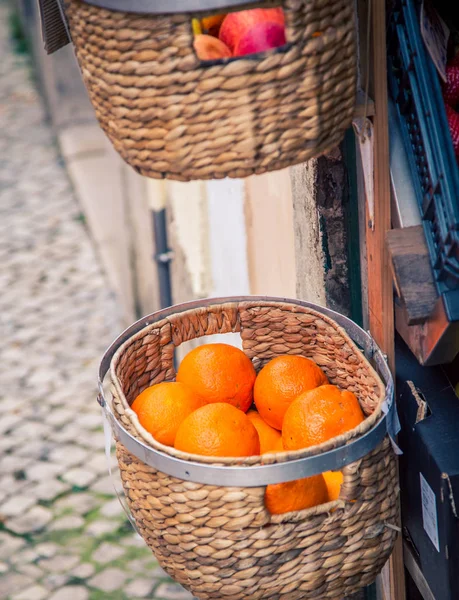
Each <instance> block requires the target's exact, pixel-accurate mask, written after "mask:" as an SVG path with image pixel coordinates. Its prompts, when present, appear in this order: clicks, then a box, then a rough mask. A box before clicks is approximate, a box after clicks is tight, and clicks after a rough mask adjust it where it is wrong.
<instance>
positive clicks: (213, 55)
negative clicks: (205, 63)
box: [193, 33, 231, 60]
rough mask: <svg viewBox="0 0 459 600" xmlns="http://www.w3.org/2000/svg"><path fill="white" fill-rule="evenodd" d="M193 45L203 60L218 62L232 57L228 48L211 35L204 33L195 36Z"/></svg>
mask: <svg viewBox="0 0 459 600" xmlns="http://www.w3.org/2000/svg"><path fill="white" fill-rule="evenodd" d="M193 45H194V49H195V51H196V55H197V57H198V58H199V59H201V60H217V59H219V58H229V57H230V56H231V51H230V49H229V48H228V46H226V45H225V44H224V43H223V42H222V41H220V40H219V39H217V38H215V37H213V36H211V35H206V34H204V33H203V34H200V35H197V36H195V38H194V42H193Z"/></svg>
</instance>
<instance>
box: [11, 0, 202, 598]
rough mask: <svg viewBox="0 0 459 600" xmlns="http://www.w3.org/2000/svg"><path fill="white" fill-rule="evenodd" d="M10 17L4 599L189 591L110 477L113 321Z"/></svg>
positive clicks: (111, 304) (111, 301)
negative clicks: (102, 366) (107, 429)
mask: <svg viewBox="0 0 459 600" xmlns="http://www.w3.org/2000/svg"><path fill="white" fill-rule="evenodd" d="M8 23H9V19H8V7H7V5H6V4H5V3H2V2H1V1H0V55H1V57H2V60H1V61H0V132H1V133H0V265H1V267H0V333H1V340H2V344H1V346H0V381H1V386H0V411H1V413H0V434H1V435H0V598H2V599H8V600H48V599H49V600H101V599H110V600H127V599H129V600H135V599H140V598H153V599H158V600H159V599H161V600H188V599H189V598H191V596H190V595H189V594H188V593H187V592H185V591H184V590H183V589H182V588H181V587H180V586H178V585H176V584H174V583H173V582H172V581H171V580H170V579H168V577H167V576H166V574H165V573H164V571H162V569H161V568H160V567H159V566H158V564H157V563H156V561H155V560H154V557H153V555H152V554H151V552H150V551H149V550H148V548H147V547H146V546H145V545H144V543H143V541H142V540H141V539H140V538H139V537H138V536H136V535H135V534H134V533H133V531H132V528H131V526H130V525H129V524H128V522H127V519H126V517H125V515H124V513H123V512H122V509H121V507H120V505H119V502H118V500H117V499H116V497H114V492H113V486H112V483H111V481H110V479H109V477H108V475H107V465H106V460H105V455H104V452H103V447H104V435H103V428H102V422H101V416H100V412H99V409H98V407H97V404H96V402H95V395H96V382H97V367H98V363H99V360H100V358H101V356H102V354H103V351H104V349H105V347H106V346H107V345H108V343H109V342H110V341H111V340H112V339H113V338H114V337H115V336H116V335H117V334H118V333H119V331H120V329H121V324H120V322H119V320H118V318H117V307H116V304H115V301H114V299H113V297H112V295H111V294H110V291H109V290H108V289H107V284H106V280H105V278H104V274H103V273H102V272H101V269H100V267H99V264H98V260H97V257H96V255H95V251H94V248H93V246H92V243H91V240H90V239H89V236H88V233H87V230H86V228H85V225H84V218H83V216H82V215H81V210H80V208H79V207H78V205H77V203H76V200H75V198H74V196H73V192H72V189H71V186H70V183H69V180H68V178H67V175H66V172H65V169H64V167H63V164H62V162H61V160H60V158H59V153H58V150H57V147H56V145H55V142H54V139H53V135H52V131H51V129H50V127H49V126H48V125H47V124H46V122H45V121H44V111H43V108H42V105H41V103H40V99H39V97H38V95H37V93H36V90H35V88H34V86H33V76H32V71H31V66H30V63H29V59H28V58H27V57H24V56H21V55H18V54H16V53H15V52H14V51H13V46H12V43H11V42H10V40H9V32H8ZM115 481H116V482H117V485H120V484H119V478H118V475H117V474H116V472H115Z"/></svg>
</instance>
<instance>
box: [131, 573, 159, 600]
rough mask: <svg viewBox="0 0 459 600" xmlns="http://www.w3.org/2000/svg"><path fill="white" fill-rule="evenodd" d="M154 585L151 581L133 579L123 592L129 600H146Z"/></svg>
mask: <svg viewBox="0 0 459 600" xmlns="http://www.w3.org/2000/svg"><path fill="white" fill-rule="evenodd" d="M154 583H155V582H154V581H153V580H152V579H146V578H139V579H134V580H133V581H130V582H129V583H128V584H127V585H126V586H125V588H124V591H125V593H126V594H127V596H128V597H129V598H132V597H135V598H146V597H147V596H148V595H149V594H150V592H151V590H152V587H153V585H154Z"/></svg>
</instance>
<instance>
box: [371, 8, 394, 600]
mask: <svg viewBox="0 0 459 600" xmlns="http://www.w3.org/2000/svg"><path fill="white" fill-rule="evenodd" d="M370 1H371V2H372V6H371V10H372V15H371V23H372V30H373V31H372V32H371V33H372V35H371V40H372V61H371V62H370V64H371V65H372V67H373V74H372V75H373V77H372V80H373V98H374V103H375V116H374V121H373V123H374V205H375V206H374V227H373V228H371V226H369V215H368V212H367V219H366V222H367V225H366V245H367V262H368V310H369V314H368V318H369V328H370V331H371V333H372V335H373V337H374V338H375V340H376V342H377V344H378V345H379V346H380V348H381V349H382V350H383V352H385V353H386V354H387V358H388V361H389V365H390V368H391V370H392V373H394V372H395V359H394V307H393V286H392V275H391V268H390V258H389V253H388V251H387V248H386V244H385V238H386V232H387V231H388V230H389V229H390V228H391V214H390V210H391V202H390V170H389V131H388V102H387V68H386V61H387V57H386V14H385V12H386V11H385V0H370ZM362 42H363V43H365V42H364V40H361V43H362ZM367 60H370V57H367ZM366 210H367V211H368V206H367V207H366ZM383 584H384V585H383V588H384V596H385V600H404V599H405V578H404V566H403V548H402V539H401V537H400V536H399V537H398V540H397V543H396V546H395V550H394V552H393V554H392V556H391V559H390V562H389V567H388V571H387V568H386V569H385V572H384V573H383ZM388 596H389V597H388Z"/></svg>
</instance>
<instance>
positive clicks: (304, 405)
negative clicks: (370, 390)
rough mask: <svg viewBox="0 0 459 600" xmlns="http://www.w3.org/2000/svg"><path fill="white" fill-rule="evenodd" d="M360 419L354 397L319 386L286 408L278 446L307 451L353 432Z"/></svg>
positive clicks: (357, 402)
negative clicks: (306, 449) (280, 440)
mask: <svg viewBox="0 0 459 600" xmlns="http://www.w3.org/2000/svg"><path fill="white" fill-rule="evenodd" d="M364 419H365V416H364V414H363V412H362V409H361V408H360V404H359V401H358V400H357V398H356V396H355V394H353V393H352V392H349V391H348V390H340V389H339V388H338V387H336V386H335V385H322V386H320V387H318V388H316V389H313V390H309V391H307V392H305V393H303V394H301V395H299V396H298V397H297V398H296V399H295V400H294V401H293V402H292V403H291V405H290V406H289V407H288V409H287V412H286V413H285V417H284V423H283V426H282V443H283V445H284V448H285V449H286V450H300V449H301V448H309V447H310V446H315V445H317V444H322V443H323V442H326V441H327V440H331V439H332V438H335V437H337V436H339V435H342V434H343V433H346V432H347V431H350V430H351V429H354V427H357V425H360V423H362V421H363V420H364Z"/></svg>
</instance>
